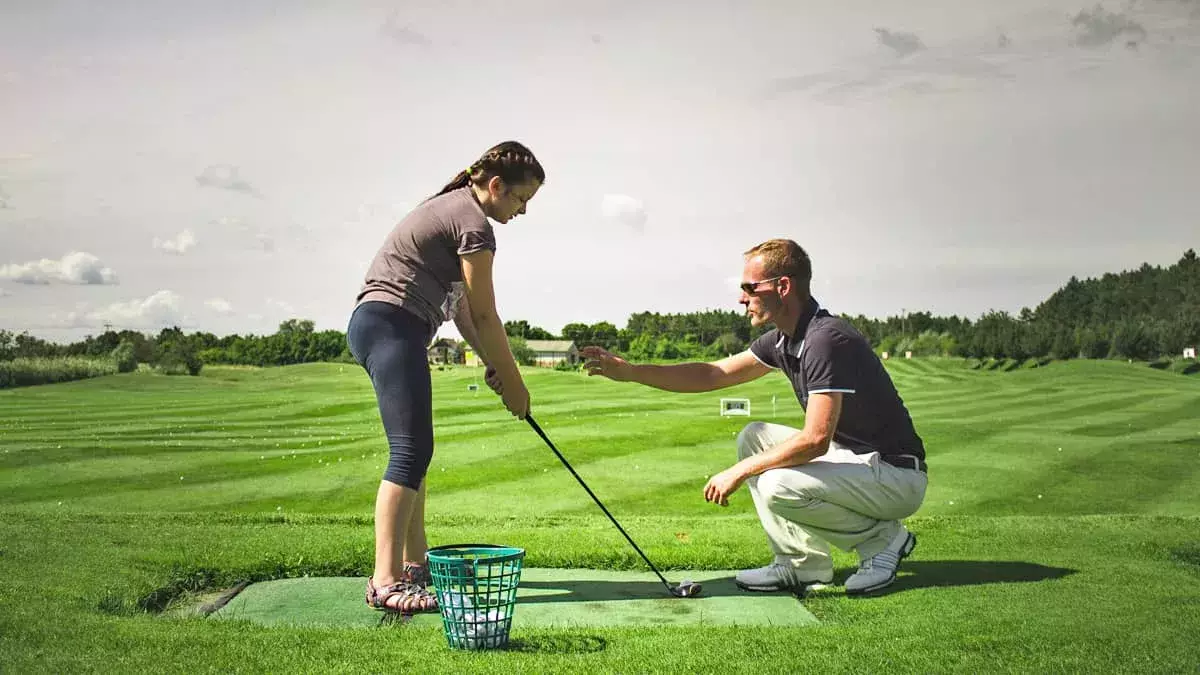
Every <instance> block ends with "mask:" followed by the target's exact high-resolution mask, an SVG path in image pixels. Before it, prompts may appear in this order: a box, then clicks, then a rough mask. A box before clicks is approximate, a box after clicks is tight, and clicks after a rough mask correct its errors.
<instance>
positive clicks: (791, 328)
mask: <svg viewBox="0 0 1200 675" xmlns="http://www.w3.org/2000/svg"><path fill="white" fill-rule="evenodd" d="M744 257H745V265H744V268H743V271H742V284H741V289H742V293H741V297H740V299H739V302H740V303H741V304H743V305H745V306H746V311H747V313H748V314H749V317H750V322H751V324H752V325H754V326H761V325H766V324H772V325H773V326H774V328H773V329H772V330H770V331H768V332H767V333H765V334H764V335H763V336H762V337H760V338H758V339H757V340H755V341H754V343H753V344H751V345H750V348H749V349H747V350H746V351H744V352H742V353H740V354H736V355H733V356H730V357H728V358H725V359H721V360H719V361H715V362H713V363H683V364H675V365H651V364H637V365H635V364H631V363H629V362H627V361H625V360H623V359H621V358H619V357H617V356H615V355H613V354H611V353H609V352H607V351H605V350H603V349H601V348H599V347H590V346H589V347H585V348H584V349H582V350H581V354H582V356H583V357H584V358H585V359H587V360H586V362H585V363H584V367H585V369H586V370H587V372H588V375H602V376H605V377H608V378H610V379H612V380H616V381H620V382H626V381H628V382H637V383H639V384H644V385H647V386H651V387H655V388H658V389H663V390H666V391H676V392H702V391H713V390H716V389H722V388H725V387H731V386H734V385H738V384H742V383H744V382H749V381H750V380H754V379H756V378H759V377H762V376H763V375H766V374H767V373H769V372H771V371H772V370H782V371H783V373H784V374H785V375H787V377H788V379H789V380H790V381H791V384H792V388H793V390H794V391H795V394H796V398H797V399H798V400H799V401H800V405H801V407H803V408H804V410H805V416H804V428H803V429H795V428H792V427H787V426H783V425H779V424H768V423H763V422H753V423H751V424H748V425H746V427H745V428H743V429H742V431H741V433H740V434H739V435H738V438H737V450H738V462H737V463H736V464H734V465H733V466H731V467H730V468H728V469H726V470H725V471H722V472H721V473H719V474H717V475H715V476H713V477H712V478H711V479H710V480H709V481H708V484H707V485H705V486H704V498H705V500H707V501H709V502H713V503H716V504H719V505H721V506H728V504H729V497H730V496H731V495H732V494H733V493H734V492H736V491H737V490H738V488H739V487H740V486H741V485H742V483H743V482H744V483H746V484H747V486H748V487H749V490H750V495H751V497H752V499H753V500H754V505H755V508H756V509H757V511H758V517H759V520H760V521H761V522H762V525H763V528H764V529H765V530H766V534H767V539H768V541H769V542H770V545H771V549H772V550H773V551H774V553H775V559H774V561H773V562H772V563H771V564H769V565H767V566H766V567H761V568H758V569H751V570H745V571H742V572H740V573H738V575H737V579H736V581H737V584H738V586H740V587H741V588H743V589H745V590H751V591H776V590H789V591H792V592H796V593H803V592H804V591H805V590H806V589H807V588H808V586H809V585H812V584H828V583H830V582H831V581H832V580H833V562H832V559H831V558H830V554H829V544H833V545H835V546H837V547H838V548H840V549H842V550H844V551H851V550H853V551H855V552H856V553H858V555H859V560H860V564H859V567H858V570H857V571H856V572H855V573H854V574H853V575H852V576H850V578H848V579H847V580H846V592H847V593H848V594H853V595H857V594H863V593H870V592H872V591H876V590H879V589H882V588H885V587H887V586H889V585H891V583H892V582H893V581H895V579H896V568H897V566H898V565H899V563H900V560H901V559H902V558H904V557H906V556H908V554H909V553H911V552H912V550H913V547H914V546H916V537H914V536H913V535H912V534H911V533H909V532H908V530H906V529H905V528H904V526H903V525H902V524H901V523H900V521H901V519H903V518H907V517H908V516H910V515H912V514H913V513H915V512H916V511H917V509H918V508H919V507H920V506H921V502H922V500H923V499H924V497H925V488H926V485H927V483H928V478H927V475H926V466H925V448H924V444H923V443H922V441H921V438H920V437H919V436H918V435H917V433H916V430H915V429H914V428H913V423H912V420H911V418H910V417H909V414H908V411H907V410H906V409H905V406H904V403H903V402H902V401H901V400H900V396H899V395H898V394H897V392H896V389H895V387H894V386H893V384H892V381H891V378H890V377H889V376H888V374H887V371H886V370H884V368H883V364H882V362H880V360H879V358H878V357H876V355H875V353H874V352H873V351H872V350H871V347H870V345H869V344H868V343H867V341H866V339H865V338H863V336H862V335H861V334H859V333H858V331H856V330H855V329H854V328H853V327H852V326H851V325H850V324H849V323H848V322H847V321H845V320H844V319H841V318H838V317H835V316H833V315H831V314H830V313H829V312H828V311H826V310H824V309H822V308H821V307H820V306H819V305H818V303H817V301H816V300H815V299H814V298H813V297H812V295H811V292H810V288H809V285H810V282H811V279H812V265H811V263H810V261H809V258H808V255H807V254H806V253H805V252H804V250H803V249H802V248H800V246H799V245H798V244H797V243H796V242H794V241H791V240H787V239H773V240H770V241H767V242H764V243H762V244H760V245H758V246H755V247H754V248H752V249H750V250H749V251H747V252H746V253H745V254H744Z"/></svg>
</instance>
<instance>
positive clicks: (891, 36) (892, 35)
mask: <svg viewBox="0 0 1200 675" xmlns="http://www.w3.org/2000/svg"><path fill="white" fill-rule="evenodd" d="M875 36H876V37H877V38H878V39H879V44H881V45H883V46H884V47H887V48H889V49H891V50H892V51H894V52H896V55H897V56H908V55H909V54H912V53H914V52H919V51H921V50H922V49H925V44H924V43H923V42H921V38H920V37H918V36H917V34H916V33H909V32H906V31H900V30H897V31H892V30H888V29H886V28H876V29H875Z"/></svg>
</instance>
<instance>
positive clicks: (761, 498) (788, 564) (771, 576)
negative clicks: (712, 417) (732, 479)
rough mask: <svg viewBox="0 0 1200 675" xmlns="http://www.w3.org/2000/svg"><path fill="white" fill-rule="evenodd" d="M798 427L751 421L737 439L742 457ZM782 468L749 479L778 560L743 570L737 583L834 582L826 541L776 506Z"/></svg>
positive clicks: (798, 586) (782, 586) (792, 587)
mask: <svg viewBox="0 0 1200 675" xmlns="http://www.w3.org/2000/svg"><path fill="white" fill-rule="evenodd" d="M797 431H798V430H797V429H794V428H792V427H787V426H784V425H782V424H770V423H766V422H752V423H750V424H747V425H746V426H745V427H744V428H743V429H742V432H741V433H740V434H738V437H737V449H738V459H739V460H742V459H745V458H747V457H750V456H752V455H755V454H758V453H760V452H764V451H766V450H770V449H771V448H772V447H774V446H775V445H777V444H778V443H780V442H782V441H783V440H784V439H786V438H788V437H789V436H792V435H793V434H795V433H796V432H797ZM779 471H780V470H774V471H768V472H766V473H764V474H762V475H761V476H752V477H750V478H749V479H748V480H747V481H746V487H747V489H749V491H750V496H751V498H752V499H753V500H754V508H755V510H756V511H757V512H758V519H759V522H761V523H762V526H763V530H764V531H765V532H766V535H767V542H768V543H769V544H770V547H771V551H772V552H773V553H774V554H775V558H774V560H773V561H772V562H771V564H769V565H767V566H765V567H759V568H756V569H749V570H743V571H741V572H739V573H738V574H737V577H736V578H735V582H736V583H737V585H738V587H740V588H742V589H744V590H749V591H780V590H786V591H792V592H797V593H802V592H803V591H804V590H806V589H807V588H808V587H809V586H810V585H812V584H828V583H830V582H832V581H833V560H832V558H831V557H830V555H829V544H827V543H826V542H825V540H824V539H822V538H821V537H820V536H817V535H815V534H813V533H811V532H809V531H808V530H806V529H805V528H804V527H803V526H802V525H799V524H797V523H795V522H793V521H791V520H788V519H787V518H784V517H783V516H781V515H779V514H778V513H776V512H775V511H773V510H772V508H771V507H772V504H773V503H775V501H776V498H777V493H778V492H779V483H778V476H777V475H773V474H778V472H779Z"/></svg>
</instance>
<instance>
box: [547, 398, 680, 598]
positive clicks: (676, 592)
mask: <svg viewBox="0 0 1200 675" xmlns="http://www.w3.org/2000/svg"><path fill="white" fill-rule="evenodd" d="M525 420H526V421H527V422H529V426H531V427H533V430H534V431H536V432H537V433H538V436H541V437H542V440H543V441H546V445H548V446H550V449H551V450H553V451H554V454H555V455H556V456H557V457H558V459H559V461H560V462H562V463H563V466H565V467H567V471H570V472H571V475H572V476H575V480H577V481H579V484H580V485H582V486H583V489H584V490H587V493H588V495H590V496H591V498H592V501H594V502H596V506H599V507H600V510H601V511H603V512H604V515H606V516H608V519H609V520H611V521H612V524H613V525H616V526H617V529H618V530H620V531H621V534H623V535H625V540H626V541H628V542H629V544H630V545H631V546H633V550H635V551H637V552H638V555H640V556H642V560H645V561H646V564H647V565H649V566H650V569H652V570H654V573H655V574H657V575H658V578H659V579H661V580H662V582H663V586H666V587H667V591H668V592H670V593H671V595H673V596H675V597H677V598H691V597H695V596H697V595H699V594H700V584H698V583H696V582H694V581H687V580H684V581H683V582H682V583H680V584H679V585H678V586H674V587H673V586H671V584H670V583H669V582H667V578H666V577H664V576H663V575H662V572H659V571H658V568H657V567H655V566H654V563H652V562H650V558H647V557H646V554H645V553H642V549H640V548H638V545H637V544H636V543H635V542H634V541H633V538H632V537H630V536H629V534H627V533H626V532H625V528H623V527H621V524H620V523H618V522H617V519H616V518H613V515H612V514H611V513H609V512H608V509H606V508H604V504H601V503H600V499H599V498H598V497H597V496H596V493H594V492H592V489H591V488H589V487H588V486H587V483H585V482H583V479H582V478H580V477H579V474H577V473H575V469H573V468H571V464H570V462H568V461H567V458H566V457H563V456H562V453H561V452H559V451H558V448H556V447H554V443H551V442H550V439H549V438H548V437H547V436H546V433H545V432H544V431H542V428H541V427H540V426H538V423H537V422H535V421H534V420H533V415H526V416H525Z"/></svg>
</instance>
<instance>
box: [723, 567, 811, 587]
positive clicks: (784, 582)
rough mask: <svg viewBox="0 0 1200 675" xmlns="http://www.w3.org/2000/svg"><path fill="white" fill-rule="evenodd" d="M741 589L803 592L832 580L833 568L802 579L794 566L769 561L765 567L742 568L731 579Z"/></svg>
mask: <svg viewBox="0 0 1200 675" xmlns="http://www.w3.org/2000/svg"><path fill="white" fill-rule="evenodd" d="M733 581H734V583H736V584H737V586H738V588H740V589H742V590H743V591H763V592H769V591H792V592H803V591H804V590H805V589H807V588H808V587H809V586H811V585H813V584H828V583H830V582H831V581H833V570H830V571H829V572H828V573H826V574H818V575H816V578H809V579H803V578H801V577H800V575H799V574H798V573H797V570H796V568H795V567H792V566H791V565H784V564H781V563H771V564H770V565H767V566H766V567H759V568H757V569H752V570H742V571H741V572H738V573H737V576H736V577H734V579H733Z"/></svg>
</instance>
